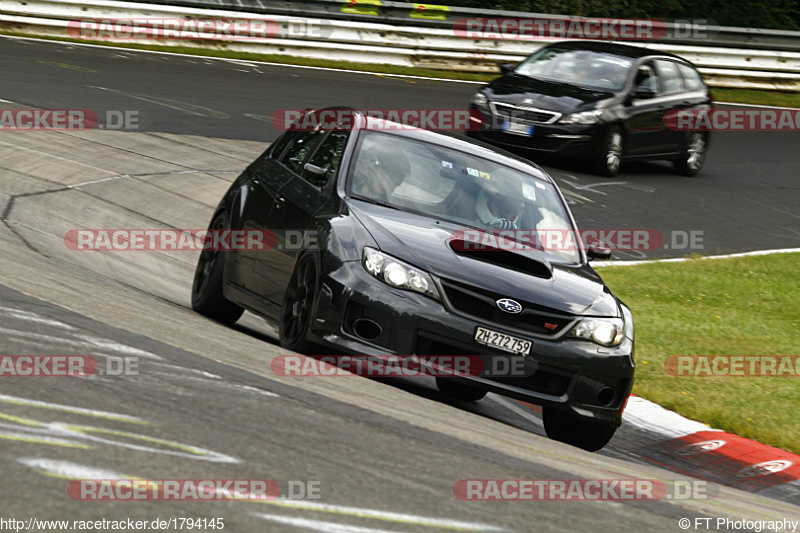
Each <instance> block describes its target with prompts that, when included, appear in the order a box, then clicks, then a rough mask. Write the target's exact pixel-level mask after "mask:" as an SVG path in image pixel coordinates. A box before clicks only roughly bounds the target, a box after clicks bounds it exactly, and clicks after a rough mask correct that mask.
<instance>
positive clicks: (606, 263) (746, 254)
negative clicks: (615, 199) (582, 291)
mask: <svg viewBox="0 0 800 533" xmlns="http://www.w3.org/2000/svg"><path fill="white" fill-rule="evenodd" d="M795 253H800V248H781V249H778V250H756V251H755V252H742V253H738V254H727V255H709V256H704V257H673V258H670V259H644V260H642V261H596V262H595V261H593V262H592V266H593V267H612V266H634V265H649V264H654V263H683V262H685V261H704V260H706V259H730V258H733V257H751V256H756V255H771V254H795Z"/></svg>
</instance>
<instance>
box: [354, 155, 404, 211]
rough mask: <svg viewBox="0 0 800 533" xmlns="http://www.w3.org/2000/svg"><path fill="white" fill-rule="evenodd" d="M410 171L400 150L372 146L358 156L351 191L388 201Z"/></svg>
mask: <svg viewBox="0 0 800 533" xmlns="http://www.w3.org/2000/svg"><path fill="white" fill-rule="evenodd" d="M410 171H411V165H409V163H408V158H407V157H406V156H405V155H404V154H403V153H402V152H392V151H390V150H388V149H387V148H386V147H382V146H381V147H378V146H372V147H370V148H368V149H366V150H365V151H364V152H363V153H362V155H361V157H359V161H358V164H357V167H356V171H355V175H354V177H353V192H354V193H356V194H359V195H361V196H365V197H367V198H372V199H374V200H380V201H382V202H388V201H389V200H390V198H391V196H392V194H393V193H394V191H395V189H397V187H399V186H400V184H402V183H403V181H405V179H406V177H407V176H408V174H409V172H410Z"/></svg>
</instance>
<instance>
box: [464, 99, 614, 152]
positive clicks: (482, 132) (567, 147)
mask: <svg viewBox="0 0 800 533" xmlns="http://www.w3.org/2000/svg"><path fill="white" fill-rule="evenodd" d="M471 109H473V110H474V111H477V112H478V113H479V114H480V118H482V122H481V124H480V125H479V126H478V124H477V122H473V124H472V125H473V128H475V129H470V130H469V131H468V132H467V135H468V136H469V137H472V138H475V139H478V140H481V141H484V142H486V143H489V144H491V145H494V146H499V147H501V148H504V149H506V150H509V151H512V152H520V151H522V152H531V153H539V154H542V153H545V154H554V155H563V156H576V157H591V156H592V155H594V154H596V153H597V152H598V151H600V150H601V149H602V144H603V139H604V133H605V125H604V124H603V123H602V122H598V123H596V124H592V125H588V126H587V125H580V124H576V125H564V124H558V123H554V124H539V123H531V124H530V125H531V126H533V135H520V134H516V133H508V132H506V131H503V129H502V124H503V121H504V119H503V117H501V116H499V115H494V114H492V112H491V111H490V110H488V109H484V108H480V107H476V106H474V105H473V106H472V107H471ZM474 111H473V113H474ZM475 118H478V117H475Z"/></svg>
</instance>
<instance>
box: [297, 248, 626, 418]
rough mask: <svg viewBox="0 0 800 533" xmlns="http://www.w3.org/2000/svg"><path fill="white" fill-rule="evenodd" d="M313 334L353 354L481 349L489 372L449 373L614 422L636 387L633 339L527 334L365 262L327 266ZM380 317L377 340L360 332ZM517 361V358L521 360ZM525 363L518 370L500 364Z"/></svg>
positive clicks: (511, 394)
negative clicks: (499, 346) (520, 344)
mask: <svg viewBox="0 0 800 533" xmlns="http://www.w3.org/2000/svg"><path fill="white" fill-rule="evenodd" d="M314 316H315V318H314V321H313V324H312V327H311V335H310V340H312V341H315V342H318V343H324V344H328V345H330V346H333V347H335V348H337V349H338V350H343V351H344V352H345V353H347V354H353V355H355V354H363V355H382V356H386V355H470V356H472V355H475V356H480V358H481V359H482V361H483V368H484V369H487V371H486V372H484V373H483V374H481V375H479V376H469V377H458V378H455V377H453V378H447V379H457V380H464V381H468V382H469V384H470V385H471V386H475V387H478V388H482V389H486V390H488V391H491V392H496V393H499V394H501V395H504V396H509V397H512V398H516V399H519V400H523V401H527V402H531V403H535V404H538V405H550V406H555V407H558V408H562V409H565V410H569V411H571V412H572V413H574V414H576V415H579V416H583V417H586V418H590V419H593V420H596V421H597V422H601V423H604V424H608V425H613V426H619V425H620V424H621V421H622V409H623V408H624V405H625V401H626V400H627V398H628V395H629V394H630V392H631V388H632V387H633V375H634V362H633V343H632V342H631V341H630V340H627V339H626V340H625V341H624V342H623V343H622V344H621V345H620V346H618V347H615V348H605V347H601V346H598V345H596V344H594V343H591V342H588V341H582V340H578V339H567V338H563V337H562V338H559V339H553V338H544V337H541V336H536V335H528V336H526V335H521V334H520V333H519V331H518V330H511V331H509V330H508V329H505V330H504V329H503V327H501V326H498V325H496V324H489V323H482V322H480V321H477V320H474V319H471V318H468V317H464V316H461V315H459V314H456V313H455V312H453V311H451V310H449V309H447V308H446V307H445V305H444V304H443V303H442V302H439V301H436V300H433V299H431V298H428V297H425V296H422V295H420V294H416V293H413V292H409V291H401V290H398V289H393V288H391V287H389V286H388V285H385V284H384V283H382V282H380V281H378V280H377V279H375V278H373V277H372V276H370V275H369V274H368V273H367V272H366V271H365V270H364V268H363V267H362V266H361V263H360V262H345V263H339V264H338V267H337V268H336V269H335V270H333V271H332V272H330V273H327V274H324V275H323V278H322V283H321V289H320V297H319V299H318V302H317V308H316V311H315V315H314ZM364 318H366V319H369V320H372V321H374V322H376V323H378V324H379V325H380V334H379V335H377V336H376V337H374V338H371V339H370V340H366V339H364V338H362V337H359V336H358V335H356V333H355V330H354V327H353V323H354V322H355V321H356V320H358V319H364ZM478 326H483V327H485V328H488V329H491V330H493V331H499V332H501V333H507V334H509V335H513V336H516V337H523V338H525V339H526V340H530V341H532V342H533V346H532V348H531V353H530V355H527V356H518V355H513V354H509V353H506V352H502V351H499V350H496V349H493V348H489V347H487V346H483V345H481V344H477V343H476V342H474V341H473V338H474V335H475V330H476V328H477V327H478ZM513 365H516V366H513ZM509 368H516V369H517V370H520V369H522V372H515V373H514V374H513V375H509V374H508V373H505V374H504V373H502V372H499V373H498V372H492V369H494V370H501V369H502V370H507V369H509Z"/></svg>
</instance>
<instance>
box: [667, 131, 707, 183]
mask: <svg viewBox="0 0 800 533" xmlns="http://www.w3.org/2000/svg"><path fill="white" fill-rule="evenodd" d="M707 147H708V138H707V137H706V135H705V134H704V133H700V132H699V131H693V132H692V133H690V134H689V136H688V138H687V139H686V145H685V146H684V148H683V154H681V157H680V159H676V160H675V161H674V162H673V164H674V165H675V172H677V173H678V174H682V175H684V176H695V175H696V174H697V173H698V172H700V170H702V168H703V164H704V163H705V162H706V150H707Z"/></svg>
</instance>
